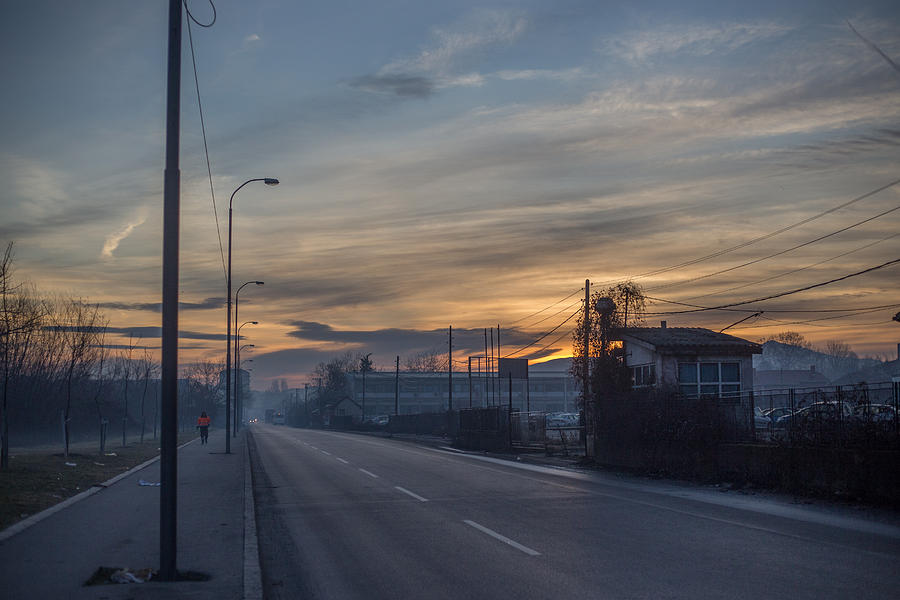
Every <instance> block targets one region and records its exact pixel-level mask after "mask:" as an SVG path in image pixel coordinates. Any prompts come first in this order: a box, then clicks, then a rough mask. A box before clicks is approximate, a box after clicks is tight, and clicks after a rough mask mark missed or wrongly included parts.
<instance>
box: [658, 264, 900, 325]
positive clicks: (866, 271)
mask: <svg viewBox="0 0 900 600" xmlns="http://www.w3.org/2000/svg"><path fill="white" fill-rule="evenodd" d="M897 263H900V258H895V259H894V260H889V261H888V262H885V263H882V264H880V265H876V266H874V267H869V268H868V269H863V270H862V271H856V272H855V273H849V274H847V275H844V276H842V277H836V278H834V279H829V280H828V281H823V282H821V283H814V284H812V285H807V286H804V287H801V288H797V289H793V290H788V291H786V292H780V293H778V294H770V295H768V296H762V297H760V298H754V299H752V300H743V301H740V302H731V303H730V304H722V305H719V306H709V307H700V308H695V309H693V310H676V311H670V312H658V313H653V314H654V315H680V314H686V313H694V312H703V311H708V310H727V309H729V308H732V307H734V306H743V305H745V304H753V303H754V302H763V301H765V300H774V299H775V298H782V297H784V296H790V295H792V294H797V293H800V292H805V291H808V290H812V289H815V288H819V287H823V286H826V285H830V284H832V283H837V282H838V281H844V280H845V279H850V278H851V277H857V276H859V275H865V274H866V273H871V272H872V271H877V270H879V269H883V268H885V267H889V266H892V265H895V264H897ZM648 299H651V300H657V299H656V298H650V297H649V296H648ZM664 302H670V303H671V304H683V303H681V302H671V301H665V300H664Z"/></svg>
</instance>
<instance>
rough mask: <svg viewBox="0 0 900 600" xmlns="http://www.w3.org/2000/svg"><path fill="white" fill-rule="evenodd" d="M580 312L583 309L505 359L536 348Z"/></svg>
mask: <svg viewBox="0 0 900 600" xmlns="http://www.w3.org/2000/svg"><path fill="white" fill-rule="evenodd" d="M580 312H581V309H580V308H579V309H578V310H576V311H575V312H573V313H572V314H571V315H569V316H568V317H566V318H565V320H564V321H563V322H562V323H560V324H559V325H557V326H556V327H554V328H553V329H551V330H550V331H548V332H547V333H545V334H543V335H541V336H540V337H538V338H537V339H536V340H534V341H533V342H531V343H529V344H526V345H524V346H522V347H521V348H519V349H518V350H515V351H513V352H510V353H509V354H507V355H506V356H504V357H503V358H509V357H511V356H513V355H515V354H518V353H519V352H521V351H522V350H525V349H526V348H530V347H531V346H534V345H535V344H537V343H538V342H539V341H541V340H542V339H544V338H545V337H547V336H548V335H550V334H552V333H553V332H554V331H556V330H557V329H559V328H560V327H562V326H563V325H565V324H566V323H568V322H569V321H570V320H571V319H572V317H574V316H575V315H577V314H579V313H580Z"/></svg>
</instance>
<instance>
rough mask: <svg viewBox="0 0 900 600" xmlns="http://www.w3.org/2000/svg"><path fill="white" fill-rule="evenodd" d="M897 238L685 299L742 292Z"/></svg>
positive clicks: (890, 236)
mask: <svg viewBox="0 0 900 600" xmlns="http://www.w3.org/2000/svg"><path fill="white" fill-rule="evenodd" d="M897 236H900V233H892V234H891V235H889V236H887V237H883V238H881V239H880V240H877V241H874V242H870V243H868V244H865V245H863V246H860V247H858V248H854V249H853V250H849V251H847V252H842V253H841V254H838V255H835V256H832V257H830V258H826V259H825V260H820V261H819V262H815V263H812V264H809V265H806V266H805V267H800V268H799V269H792V270H790V271H784V272H783V273H779V274H778V275H772V276H771V277H766V278H764V279H757V280H756V281H750V282H748V283H744V284H741V285H737V286H734V287H730V288H725V289H722V290H717V291H715V292H710V293H708V294H701V295H699V296H690V297H689V298H685V300H697V299H698V298H708V297H710V296H718V295H719V294H724V293H726V292H733V291H735V290H740V289H743V288H746V287H750V286H751V285H757V284H760V283H765V282H767V281H772V280H774V279H779V278H781V277H785V276H786V275H793V274H794V273H799V272H800V271H805V270H807V269H811V268H813V267H818V266H819V265H823V264H825V263H827V262H831V261H833V260H837V259H838V258H843V257H845V256H849V255H850V254H853V253H855V252H860V251H862V250H865V249H866V248H871V247H872V246H875V245H877V244H880V243H882V242H886V241H888V240H889V239H892V238H895V237H897Z"/></svg>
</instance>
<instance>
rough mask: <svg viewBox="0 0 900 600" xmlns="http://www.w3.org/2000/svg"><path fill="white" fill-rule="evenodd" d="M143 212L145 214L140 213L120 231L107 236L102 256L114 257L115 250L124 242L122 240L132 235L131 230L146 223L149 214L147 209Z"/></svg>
mask: <svg viewBox="0 0 900 600" xmlns="http://www.w3.org/2000/svg"><path fill="white" fill-rule="evenodd" d="M141 212H142V213H143V214H141V215H139V216H138V218H137V219H136V220H134V221H131V222H130V223H128V224H126V225H125V227H123V228H122V229H120V230H119V231H117V232H115V233H113V234H110V235H109V236H107V238H106V241H105V242H104V243H103V250H101V252H100V256H102V257H103V258H112V257H113V252H115V250H116V248H118V247H119V244H120V243H122V240H124V239H125V238H127V237H128V236H129V235H131V232H132V231H134V230H135V229H136V228H137V227H140V226H141V225H143V224H144V222H145V221H146V220H147V215H146V212H145V211H141Z"/></svg>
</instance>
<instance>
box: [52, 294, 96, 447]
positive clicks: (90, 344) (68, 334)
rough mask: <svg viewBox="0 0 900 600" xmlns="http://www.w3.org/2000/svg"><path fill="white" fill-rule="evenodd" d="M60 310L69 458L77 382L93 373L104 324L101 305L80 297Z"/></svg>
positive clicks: (58, 326)
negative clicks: (86, 301) (83, 300)
mask: <svg viewBox="0 0 900 600" xmlns="http://www.w3.org/2000/svg"><path fill="white" fill-rule="evenodd" d="M57 308H58V312H57V314H56V315H54V316H55V321H56V322H55V324H54V329H55V331H56V332H57V334H58V335H59V336H60V338H61V340H62V350H63V358H64V364H65V375H64V377H65V388H66V402H65V409H64V410H63V417H62V419H63V444H64V454H65V456H66V457H68V456H69V441H70V431H69V421H70V420H71V411H72V392H73V383H74V381H75V380H76V379H77V378H80V377H82V376H84V375H86V373H87V372H89V370H90V366H91V363H92V362H93V360H94V358H95V355H96V347H97V339H98V337H99V333H100V331H101V329H102V324H101V320H100V319H101V316H100V308H99V306H98V305H87V304H85V303H84V302H82V300H81V299H80V298H79V299H67V300H62V301H60V302H59V305H58V307H57Z"/></svg>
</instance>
